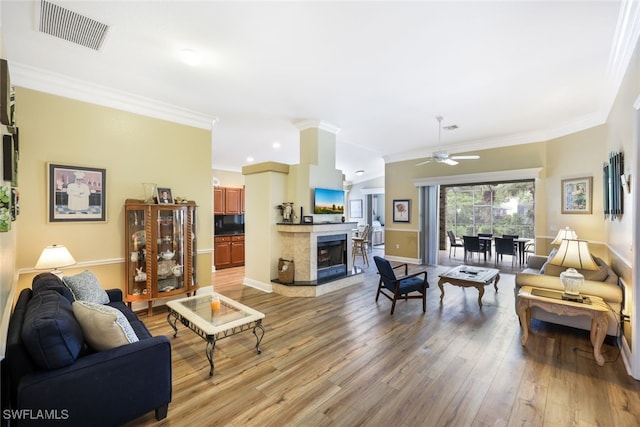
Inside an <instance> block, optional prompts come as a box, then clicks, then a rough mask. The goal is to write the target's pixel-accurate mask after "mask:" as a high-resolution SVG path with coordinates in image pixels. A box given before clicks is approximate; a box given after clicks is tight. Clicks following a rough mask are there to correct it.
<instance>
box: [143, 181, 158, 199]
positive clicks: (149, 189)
mask: <svg viewBox="0 0 640 427" xmlns="http://www.w3.org/2000/svg"><path fill="white" fill-rule="evenodd" d="M157 187H158V184H154V183H152V182H143V183H142V188H143V189H144V202H145V203H155V200H154V198H155V197H156V188H157Z"/></svg>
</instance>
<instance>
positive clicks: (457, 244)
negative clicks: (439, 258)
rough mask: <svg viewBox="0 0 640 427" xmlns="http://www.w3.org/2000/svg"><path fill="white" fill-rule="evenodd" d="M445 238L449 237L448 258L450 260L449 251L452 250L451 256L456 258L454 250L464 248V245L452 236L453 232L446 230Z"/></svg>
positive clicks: (460, 240)
mask: <svg viewBox="0 0 640 427" xmlns="http://www.w3.org/2000/svg"><path fill="white" fill-rule="evenodd" d="M447 236H449V258H451V249H453V256H454V257H455V256H456V248H464V243H463V242H462V239H460V238H458V237H456V236H455V234H453V231H451V230H448V231H447Z"/></svg>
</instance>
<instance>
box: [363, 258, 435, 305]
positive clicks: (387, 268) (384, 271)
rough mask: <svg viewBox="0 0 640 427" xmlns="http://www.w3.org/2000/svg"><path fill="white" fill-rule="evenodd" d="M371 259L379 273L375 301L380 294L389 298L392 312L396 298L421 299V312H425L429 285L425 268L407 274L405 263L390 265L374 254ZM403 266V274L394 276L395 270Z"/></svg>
mask: <svg viewBox="0 0 640 427" xmlns="http://www.w3.org/2000/svg"><path fill="white" fill-rule="evenodd" d="M373 260H374V261H375V263H376V266H377V267H378V273H379V274H380V281H379V282H378V293H377V294H376V302H377V301H378V297H379V296H380V295H381V294H382V295H384V296H385V297H387V298H389V299H390V300H391V301H392V302H391V314H393V311H394V310H395V308H396V301H397V300H398V298H404V299H405V300H407V299H422V312H423V313H425V312H426V311H427V288H428V287H429V282H427V271H426V270H424V271H419V272H417V273H413V274H408V265H407V264H400V265H397V266H395V267H392V266H391V263H389V261H387V260H386V259H384V258H382V257H379V256H374V257H373ZM403 267H404V274H403V275H402V276H401V277H396V273H395V270H396V269H399V268H403ZM412 293H413V294H412ZM415 293H418V294H415ZM410 294H412V295H410Z"/></svg>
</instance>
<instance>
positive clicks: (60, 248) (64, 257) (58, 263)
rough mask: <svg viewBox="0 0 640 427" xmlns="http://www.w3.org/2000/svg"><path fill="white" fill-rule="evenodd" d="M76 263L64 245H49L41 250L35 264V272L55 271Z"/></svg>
mask: <svg viewBox="0 0 640 427" xmlns="http://www.w3.org/2000/svg"><path fill="white" fill-rule="evenodd" d="M75 263H76V260H75V259H73V257H72V256H71V254H70V253H69V250H68V249H67V248H66V247H65V246H64V245H51V246H47V247H46V248H44V249H43V250H42V253H41V254H40V258H38V262H37V263H36V270H48V269H53V270H57V269H58V268H60V267H67V266H69V265H73V264H75Z"/></svg>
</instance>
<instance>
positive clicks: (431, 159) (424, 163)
mask: <svg viewBox="0 0 640 427" xmlns="http://www.w3.org/2000/svg"><path fill="white" fill-rule="evenodd" d="M431 162H433V157H429V158H428V159H426V160H425V161H424V162H420V163H418V164H417V165H416V166H422V165H426V164H427V163H431Z"/></svg>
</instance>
